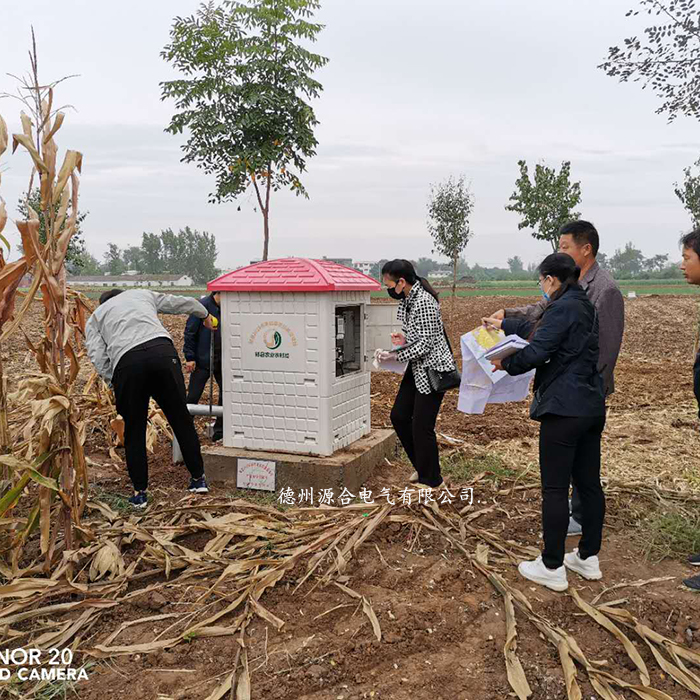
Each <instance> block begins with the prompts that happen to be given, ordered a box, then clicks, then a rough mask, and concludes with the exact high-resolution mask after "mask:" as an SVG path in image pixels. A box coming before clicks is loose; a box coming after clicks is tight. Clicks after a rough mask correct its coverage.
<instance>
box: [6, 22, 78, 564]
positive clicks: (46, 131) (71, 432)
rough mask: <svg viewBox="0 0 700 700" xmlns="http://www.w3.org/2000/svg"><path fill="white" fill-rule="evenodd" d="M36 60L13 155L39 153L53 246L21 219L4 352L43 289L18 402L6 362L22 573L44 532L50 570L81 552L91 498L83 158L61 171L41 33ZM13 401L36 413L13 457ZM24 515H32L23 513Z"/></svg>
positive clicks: (15, 544) (14, 529) (10, 497)
mask: <svg viewBox="0 0 700 700" xmlns="http://www.w3.org/2000/svg"><path fill="white" fill-rule="evenodd" d="M29 56H30V62H31V71H30V73H29V75H28V76H26V77H24V78H21V79H18V80H19V83H20V84H19V91H18V94H19V98H18V99H19V100H20V101H21V102H22V103H23V105H24V107H25V109H26V112H25V111H24V110H23V111H22V112H21V115H20V117H21V123H22V133H16V134H13V135H12V152H13V153H15V151H17V149H22V150H24V151H26V152H27V153H28V154H29V156H30V157H31V160H32V170H31V174H30V177H29V186H28V188H27V193H29V192H31V191H32V189H33V188H34V187H35V181H36V179H38V182H39V188H40V192H41V210H42V212H41V213H42V214H43V218H44V222H45V232H44V233H45V241H42V240H41V238H42V237H41V235H40V219H39V213H38V212H36V211H35V210H33V209H32V208H31V207H29V209H28V211H29V213H28V218H27V220H25V221H16V222H15V223H16V226H17V230H18V233H19V236H20V240H21V245H22V250H23V253H24V254H23V255H22V257H21V258H19V259H18V260H16V261H15V262H11V263H7V262H6V261H5V259H4V256H2V255H0V348H1V347H2V346H3V344H4V343H5V342H6V341H7V339H8V337H9V336H10V335H11V334H12V333H13V332H14V331H15V330H16V329H18V328H21V326H22V321H23V319H24V317H25V315H26V313H27V311H28V310H29V308H30V306H31V304H32V302H33V301H34V299H35V298H37V295H38V293H39V292H41V296H40V298H41V301H42V302H43V307H44V335H43V338H42V340H41V342H40V343H38V344H34V343H32V342H31V341H30V340H29V338H28V337H27V336H26V334H25V338H26V340H27V343H28V346H29V349H30V351H31V352H32V354H33V355H34V357H35V359H36V361H37V364H38V368H37V370H36V371H33V372H31V371H30V372H27V373H26V374H24V376H22V377H21V378H20V380H19V381H18V383H17V387H16V390H15V391H14V392H13V393H12V394H11V395H9V396H8V394H7V392H6V391H5V386H6V384H5V378H4V376H3V374H2V364H1V359H0V464H2V466H3V468H4V470H5V473H6V474H7V476H8V481H6V482H5V485H4V488H3V491H2V495H0V522H1V523H2V525H0V528H2V530H5V532H4V534H5V538H4V547H3V554H5V555H6V556H7V554H9V555H10V557H11V561H12V571H13V574H14V575H16V574H17V573H18V570H19V562H20V561H21V557H22V553H23V549H24V544H25V542H26V541H27V538H28V537H29V535H30V534H31V533H32V532H33V531H35V530H36V529H37V528H39V529H40V533H41V540H40V546H41V555H42V558H43V569H44V570H45V571H48V570H49V569H50V568H51V564H52V562H54V561H55V560H56V557H57V554H58V551H59V550H60V549H62V548H63V549H72V548H73V547H74V546H75V538H76V533H77V532H78V531H77V530H76V527H79V525H80V519H81V515H82V513H83V510H84V508H85V502H86V499H87V489H86V488H85V487H86V486H87V472H86V463H85V455H84V449H83V442H84V439H85V435H84V429H85V423H84V421H83V420H81V416H80V412H79V410H78V409H77V406H76V402H75V400H74V396H73V395H72V389H73V387H74V383H75V380H76V378H77V376H78V371H79V368H80V365H79V357H80V355H81V354H82V339H83V337H84V331H85V321H86V317H87V311H88V307H87V304H86V302H85V300H84V298H82V297H81V295H79V294H76V293H75V292H71V291H69V290H68V289H67V287H66V269H65V258H66V253H67V251H68V245H69V243H70V240H71V237H72V236H73V235H74V233H75V231H76V226H77V216H78V190H79V179H78V173H80V171H81V168H82V154H81V153H79V152H77V151H71V150H69V151H66V152H65V154H64V156H63V160H62V163H61V165H60V167H58V147H57V145H56V141H55V136H56V134H57V132H58V131H59V130H60V128H61V126H62V124H63V121H64V119H65V115H64V113H63V112H62V111H60V110H54V88H55V87H56V85H57V84H58V83H52V84H49V85H44V84H42V83H41V82H40V80H39V70H38V59H37V52H36V43H35V42H34V37H33V35H32V49H31V51H30V53H29ZM59 82H60V81H59ZM8 144H9V137H8V131H7V125H6V123H5V121H4V120H3V119H2V117H0V157H1V156H2V155H3V153H4V152H5V151H6V149H7V147H8ZM6 223H7V212H6V208H5V203H4V201H3V200H2V199H1V198H0V235H1V234H2V232H3V229H4V228H5V226H6ZM2 242H3V243H5V245H7V247H8V249H9V243H8V241H7V239H6V238H4V237H2ZM26 274H31V275H33V282H32V285H31V287H30V289H29V292H28V293H27V295H26V297H25V299H24V303H23V304H22V305H21V307H20V308H19V310H18V311H17V312H16V313H15V301H16V297H17V289H18V287H19V285H20V282H21V280H22V278H23V277H24V276H25V275H26ZM8 398H10V399H14V400H18V401H21V402H22V404H23V405H25V406H28V407H29V409H30V412H31V415H30V419H29V421H28V423H27V424H26V426H25V430H24V438H25V439H24V441H23V442H22V445H23V447H22V449H21V450H17V451H15V453H14V454H11V453H12V440H11V436H10V435H9V430H8V429H7V399H8ZM81 486H82V488H81ZM23 495H25V496H28V497H29V498H30V499H31V501H30V502H29V503H25V504H24V505H29V510H28V515H27V517H26V518H13V517H11V515H12V511H13V510H14V509H15V508H16V507H17V504H18V503H19V501H20V498H21V497H22V496H23ZM20 510H22V512H24V509H23V508H22V509H20ZM2 530H0V532H1V531H2ZM59 533H61V534H62V538H61V539H59Z"/></svg>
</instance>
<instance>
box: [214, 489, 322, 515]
mask: <svg viewBox="0 0 700 700" xmlns="http://www.w3.org/2000/svg"><path fill="white" fill-rule="evenodd" d="M225 493H226V495H227V496H230V497H231V498H241V499H243V500H245V501H250V502H251V503H254V504H255V505H257V506H267V507H268V508H275V509H276V510H279V511H281V512H284V511H285V510H290V509H291V508H295V507H297V506H291V505H287V504H285V503H280V502H279V501H278V500H277V499H278V498H279V493H278V492H273V491H256V490H253V489H228V490H227V491H226V492H225ZM294 496H295V498H296V497H297V496H298V492H295V493H294ZM314 499H316V493H315V492H314ZM299 505H302V506H308V505H309V504H308V503H303V504H299Z"/></svg>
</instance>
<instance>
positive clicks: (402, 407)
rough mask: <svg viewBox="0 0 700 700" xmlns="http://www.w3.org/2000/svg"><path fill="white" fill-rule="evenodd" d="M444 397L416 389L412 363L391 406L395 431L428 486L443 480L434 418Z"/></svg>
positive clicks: (419, 476)
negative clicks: (423, 392) (422, 392)
mask: <svg viewBox="0 0 700 700" xmlns="http://www.w3.org/2000/svg"><path fill="white" fill-rule="evenodd" d="M444 396H445V395H444V394H436V393H430V394H421V393H420V392H419V391H418V389H416V382H415V380H414V378H413V370H412V368H411V365H410V363H409V365H408V367H407V368H406V373H405V374H404V376H403V380H402V381H401V386H400V387H399V392H398V394H396V399H395V400H394V406H393V408H392V409H391V423H392V425H393V426H394V430H396V434H397V435H398V436H399V440H400V441H401V444H402V445H403V448H404V450H406V454H407V455H408V458H409V459H410V460H411V464H412V465H413V468H414V469H415V470H416V471H417V472H418V481H419V482H420V483H421V484H426V485H427V486H439V485H440V484H441V483H442V475H441V474H440V455H439V453H438V446H437V437H436V436H435V421H436V420H437V416H438V413H439V411H440V404H442V399H443V397H444Z"/></svg>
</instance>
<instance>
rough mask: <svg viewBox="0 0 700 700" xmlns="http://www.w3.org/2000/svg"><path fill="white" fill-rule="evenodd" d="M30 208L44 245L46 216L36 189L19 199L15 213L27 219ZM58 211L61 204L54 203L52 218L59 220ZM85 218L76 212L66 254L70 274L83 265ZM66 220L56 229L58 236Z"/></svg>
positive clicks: (84, 214) (83, 214)
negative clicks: (74, 223) (37, 219)
mask: <svg viewBox="0 0 700 700" xmlns="http://www.w3.org/2000/svg"><path fill="white" fill-rule="evenodd" d="M30 207H31V208H32V209H33V210H34V211H35V212H36V214H37V216H38V217H39V240H40V241H41V242H42V243H46V216H45V212H44V209H43V208H42V206H41V190H40V189H39V188H38V187H35V188H34V189H32V190H31V192H30V193H29V195H28V196H27V197H21V198H20V200H19V202H18V203H17V211H18V212H19V215H20V219H29V208H30ZM60 209H61V203H60V202H56V204H54V205H53V216H55V217H56V218H57V219H58V218H59V217H58V214H59V212H60ZM86 217H87V212H84V213H83V212H78V216H77V219H76V225H75V233H74V234H73V235H72V236H71V239H70V243H69V244H68V252H67V253H66V269H67V271H68V272H69V273H71V274H76V273H78V272H79V271H80V270H81V269H82V267H83V265H84V260H83V258H84V256H85V255H86V254H87V250H86V249H85V241H84V240H83V230H82V223H83V221H85V219H86ZM67 220H68V219H67V218H65V219H64V220H63V222H62V223H61V225H60V227H59V229H58V232H59V234H61V233H63V231H64V230H65V227H66V221H67ZM20 247H21V246H20ZM22 252H23V251H22Z"/></svg>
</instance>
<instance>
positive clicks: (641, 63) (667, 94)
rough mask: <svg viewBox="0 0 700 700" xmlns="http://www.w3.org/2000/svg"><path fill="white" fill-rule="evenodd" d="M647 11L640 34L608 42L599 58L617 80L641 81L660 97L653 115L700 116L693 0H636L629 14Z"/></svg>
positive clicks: (699, 49)
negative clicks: (619, 43)
mask: <svg viewBox="0 0 700 700" xmlns="http://www.w3.org/2000/svg"><path fill="white" fill-rule="evenodd" d="M638 15H647V16H648V17H650V18H651V21H650V24H649V26H648V27H646V28H645V29H644V34H643V36H640V35H635V36H630V37H628V38H627V39H625V40H624V46H611V47H610V49H609V50H608V59H607V61H605V62H603V63H601V64H600V65H599V66H598V68H602V69H603V70H604V71H605V72H606V73H607V74H608V75H609V76H610V77H613V78H617V79H618V80H619V81H620V82H622V83H626V82H629V81H632V82H635V83H641V84H642V88H647V87H648V88H650V89H651V90H652V92H654V93H655V94H656V96H657V97H658V98H659V99H660V100H661V105H660V107H659V108H658V109H657V110H656V112H657V114H663V113H666V114H668V119H669V121H673V120H674V119H675V118H676V117H677V116H678V115H679V114H682V115H684V116H688V117H695V118H696V119H700V13H699V12H698V8H697V6H696V4H695V0H639V2H638V5H637V6H636V8H635V9H631V10H629V11H628V12H627V17H633V18H635V17H637V16H638Z"/></svg>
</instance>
